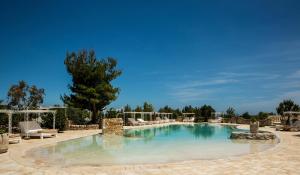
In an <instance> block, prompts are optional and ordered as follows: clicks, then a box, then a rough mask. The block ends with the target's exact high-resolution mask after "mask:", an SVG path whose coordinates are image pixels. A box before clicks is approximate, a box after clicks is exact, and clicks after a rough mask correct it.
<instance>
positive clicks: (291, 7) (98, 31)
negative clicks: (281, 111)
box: [0, 0, 300, 113]
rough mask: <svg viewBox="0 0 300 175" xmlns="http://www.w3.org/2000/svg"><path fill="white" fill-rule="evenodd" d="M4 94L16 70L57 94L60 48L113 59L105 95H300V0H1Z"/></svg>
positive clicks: (237, 102)
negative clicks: (112, 90) (116, 72)
mask: <svg viewBox="0 0 300 175" xmlns="http://www.w3.org/2000/svg"><path fill="white" fill-rule="evenodd" d="M0 22H1V27H0V41H1V42H0V99H6V93H7V90H8V88H9V87H10V86H11V85H12V84H14V83H17V82H18V81H19V80H25V81H26V82H28V83H29V84H35V85H37V86H38V87H42V88H45V90H46V98H45V105H52V104H57V103H60V104H61V103H62V102H61V101H60V95H61V94H63V93H68V89H67V84H68V83H70V76H69V75H68V74H67V72H66V70H65V66H64V64H63V61H64V58H65V54H66V51H78V50H79V49H82V48H86V49H91V48H93V49H94V50H95V51H96V54H97V57H99V58H104V57H107V56H112V57H115V58H117V59H118V61H119V68H121V69H122V70H123V74H122V76H121V77H120V78H119V79H118V80H116V81H114V82H113V83H114V85H116V86H118V87H120V88H121V93H120V95H119V98H118V99H117V100H116V101H115V102H113V103H112V104H111V106H113V107H117V108H118V107H121V106H124V105H125V104H130V105H131V106H136V105H141V104H142V103H143V102H144V101H149V102H151V103H153V104H154V105H155V107H156V109H157V108H158V107H159V106H163V105H170V106H172V107H182V106H184V105H189V104H191V105H193V106H200V105H203V104H211V105H212V106H213V107H214V108H215V109H216V110H218V111H224V110H226V108H227V107H228V106H233V107H234V108H236V110H237V111H238V112H239V113H242V112H245V111H250V112H251V113H256V112H258V111H261V110H263V111H275V107H276V105H277V104H278V103H279V102H280V101H281V100H282V99H285V98H292V99H293V100H295V101H296V102H297V103H300V1H297V0H295V1H291V0H280V1H277V0H265V1H264V0H249V1H247V0H245V1H240V0H237V1H223V0H220V1H214V0H207V1H198V0H197V1H196V0H195V1H189V0H186V1H174V0H170V1H168V0H164V1H160V0H157V1H131V0H128V1H121V0H120V1H92V0H89V1H76V0H75V1H61V0H60V1H54V0H51V1H50V0H48V1H39V0H36V1H30V0H27V1H21V0H20V1H11V0H10V1H1V5H0Z"/></svg>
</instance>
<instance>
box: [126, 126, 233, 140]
mask: <svg viewBox="0 0 300 175" xmlns="http://www.w3.org/2000/svg"><path fill="white" fill-rule="evenodd" d="M182 129H184V130H187V131H188V133H190V134H191V135H192V136H193V137H194V138H196V139H200V138H204V139H208V138H211V137H213V136H214V135H215V134H216V130H219V131H218V132H219V133H224V132H225V133H227V135H230V134H231V132H232V131H233V130H234V128H232V127H230V126H214V125H210V124H186V125H169V126H162V127H155V128H146V129H139V130H132V129H131V130H126V131H125V134H124V136H125V137H127V138H143V139H145V141H150V140H152V139H154V137H157V136H160V135H164V136H170V135H176V134H177V133H179V132H180V131H181V130H182Z"/></svg>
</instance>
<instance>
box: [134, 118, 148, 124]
mask: <svg viewBox="0 0 300 175" xmlns="http://www.w3.org/2000/svg"><path fill="white" fill-rule="evenodd" d="M137 121H138V122H139V123H140V124H143V125H147V124H150V123H149V122H148V121H145V120H144V119H141V118H138V119H137Z"/></svg>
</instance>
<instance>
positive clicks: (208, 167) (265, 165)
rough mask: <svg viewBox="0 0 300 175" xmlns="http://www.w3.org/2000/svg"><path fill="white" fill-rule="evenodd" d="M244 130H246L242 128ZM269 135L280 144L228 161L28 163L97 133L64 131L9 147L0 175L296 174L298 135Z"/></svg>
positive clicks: (299, 151) (1, 158) (299, 157)
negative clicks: (40, 149) (34, 154)
mask: <svg viewBox="0 0 300 175" xmlns="http://www.w3.org/2000/svg"><path fill="white" fill-rule="evenodd" d="M241 127H243V128H246V127H248V126H245V125H242V126H241ZM263 130H268V131H273V132H274V133H275V134H277V135H278V136H279V137H280V139H281V142H280V143H279V144H278V145H277V146H275V147H274V148H271V149H269V150H266V151H263V152H259V153H254V154H248V155H242V156H235V157H228V158H224V159H217V160H194V161H185V162H177V163H167V164H147V165H113V166H73V167H64V168H58V167H52V166H42V167H40V166H41V165H43V162H37V161H31V160H30V159H28V158H26V157H24V155H25V152H26V151H27V150H29V149H31V148H33V147H36V146H43V145H47V144H53V143H55V142H58V141H63V140H68V139H73V138H78V137H83V136H88V135H93V134H96V133H99V132H100V130H84V131H67V132H65V133H62V134H59V135H58V137H57V138H51V139H44V140H39V139H31V140H24V141H23V142H22V143H21V144H15V145H10V147H9V152H8V153H5V154H0V174H99V175H114V174H122V175H125V174H128V175H143V174H145V175H168V174H170V175H171V174H172V175H177V174H178V175H182V174H184V175H189V174H191V175H192V174H230V175H232V174H249V175H250V174H251V175H253V174H270V175H274V174H295V175H296V174H299V172H300V149H299V148H300V133H299V132H282V131H274V128H269V127H265V128H263Z"/></svg>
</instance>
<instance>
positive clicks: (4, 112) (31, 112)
mask: <svg viewBox="0 0 300 175" xmlns="http://www.w3.org/2000/svg"><path fill="white" fill-rule="evenodd" d="M0 113H2V114H6V115H8V133H9V134H11V133H12V115H13V114H26V119H25V120H26V121H27V122H28V114H44V113H50V114H53V129H55V115H56V110H49V109H45V110H41V109H36V110H19V111H18V110H0Z"/></svg>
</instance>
